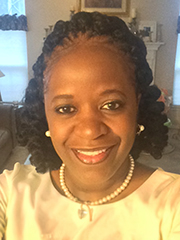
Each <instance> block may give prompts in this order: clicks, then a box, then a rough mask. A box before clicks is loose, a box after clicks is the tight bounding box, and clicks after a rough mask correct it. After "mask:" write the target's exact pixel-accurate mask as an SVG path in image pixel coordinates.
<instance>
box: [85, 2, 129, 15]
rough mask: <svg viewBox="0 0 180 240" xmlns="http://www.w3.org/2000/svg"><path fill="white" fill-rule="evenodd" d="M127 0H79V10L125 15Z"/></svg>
mask: <svg viewBox="0 0 180 240" xmlns="http://www.w3.org/2000/svg"><path fill="white" fill-rule="evenodd" d="M128 1H129V0H80V11H86V12H94V11H98V12H101V13H107V14H110V15H127V13H128Z"/></svg>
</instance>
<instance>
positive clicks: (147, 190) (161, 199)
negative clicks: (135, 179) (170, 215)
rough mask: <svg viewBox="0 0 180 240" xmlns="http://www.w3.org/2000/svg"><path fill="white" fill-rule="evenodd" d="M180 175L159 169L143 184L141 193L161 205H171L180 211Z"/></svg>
mask: <svg viewBox="0 0 180 240" xmlns="http://www.w3.org/2000/svg"><path fill="white" fill-rule="evenodd" d="M179 192H180V175H178V174H174V173H169V172H165V171H163V170H162V169H157V170H156V171H155V172H154V173H153V174H152V175H151V176H150V177H149V178H148V179H147V181H146V182H145V183H144V184H143V185H142V186H141V188H140V194H141V195H142V196H144V197H145V198H146V197H147V198H148V199H149V201H150V202H151V203H152V202H154V203H158V204H159V207H160V208H161V206H169V207H170V208H171V210H172V209H179V210H178V211H180V194H179Z"/></svg>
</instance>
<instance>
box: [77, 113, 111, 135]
mask: <svg viewBox="0 0 180 240" xmlns="http://www.w3.org/2000/svg"><path fill="white" fill-rule="evenodd" d="M109 131H110V129H109V127H108V125H107V124H106V123H105V122H104V121H103V120H102V119H101V117H99V116H98V115H93V116H92V115H91V116H83V117H80V119H79V121H78V122H77V123H76V126H75V128H74V133H75V134H76V135H77V136H79V137H81V138H84V139H88V140H95V139H97V138H99V137H101V136H104V135H106V134H108V132H109Z"/></svg>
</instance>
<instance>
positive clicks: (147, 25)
mask: <svg viewBox="0 0 180 240" xmlns="http://www.w3.org/2000/svg"><path fill="white" fill-rule="evenodd" d="M139 32H140V34H141V36H142V38H143V40H144V41H146V42H156V32H157V22H155V21H140V23H139Z"/></svg>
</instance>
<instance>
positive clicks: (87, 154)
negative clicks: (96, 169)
mask: <svg viewBox="0 0 180 240" xmlns="http://www.w3.org/2000/svg"><path fill="white" fill-rule="evenodd" d="M110 150H111V148H104V149H99V150H73V151H74V153H75V155H76V156H77V158H78V159H79V160H80V161H81V162H83V163H86V164H96V163H99V162H102V161H103V160H105V159H106V158H107V156H108V155H109V152H110Z"/></svg>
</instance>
